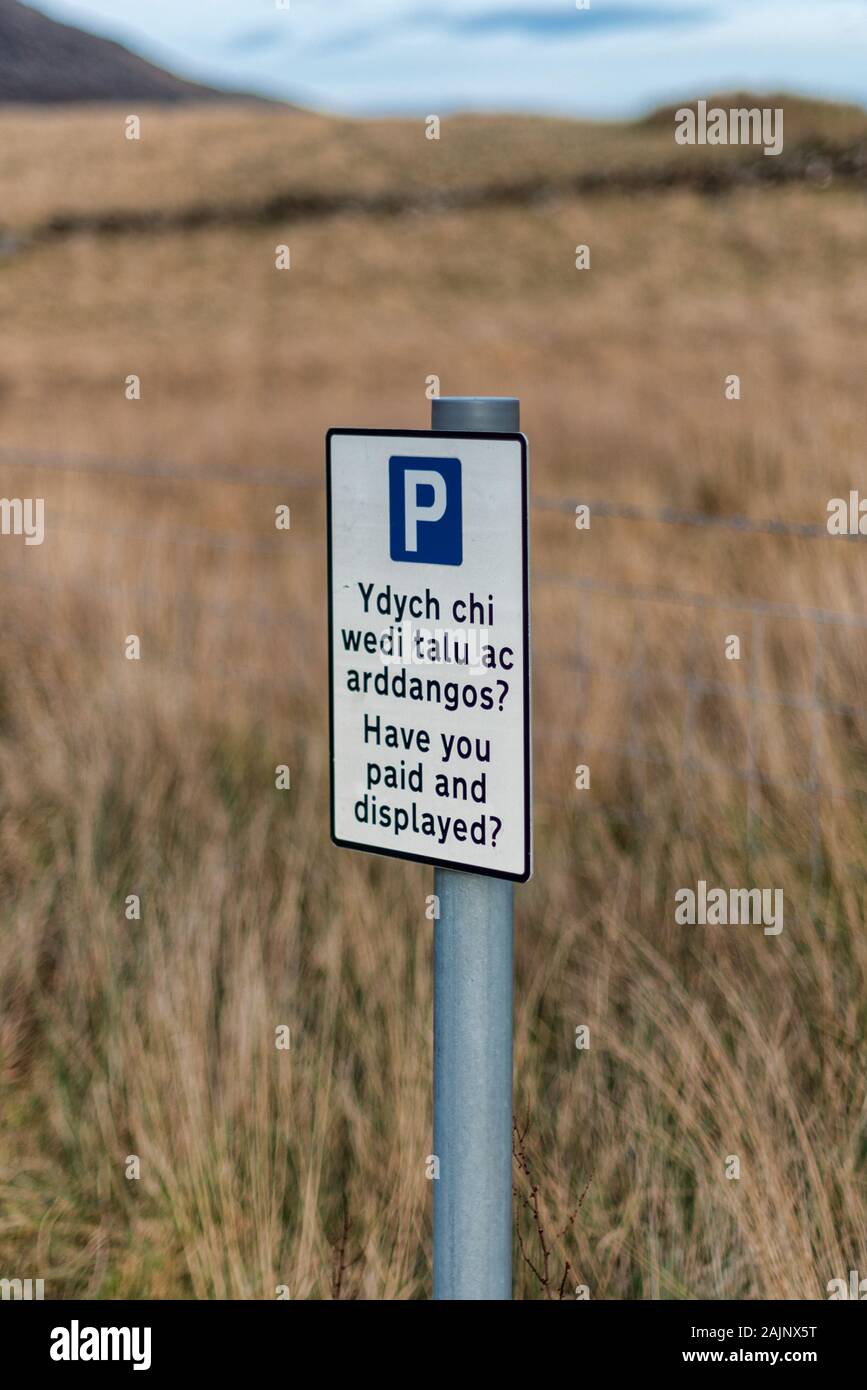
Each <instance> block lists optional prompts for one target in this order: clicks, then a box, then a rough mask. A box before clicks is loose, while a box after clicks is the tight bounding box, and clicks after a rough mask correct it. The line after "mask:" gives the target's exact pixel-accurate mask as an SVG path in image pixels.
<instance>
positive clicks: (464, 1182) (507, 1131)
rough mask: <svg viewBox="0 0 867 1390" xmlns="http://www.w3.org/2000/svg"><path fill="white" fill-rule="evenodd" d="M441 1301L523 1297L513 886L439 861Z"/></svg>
mask: <svg viewBox="0 0 867 1390" xmlns="http://www.w3.org/2000/svg"><path fill="white" fill-rule="evenodd" d="M431 427H432V428H433V429H435V430H444V431H445V430H452V431H456V432H468V431H479V432H480V433H488V434H512V433H516V432H517V431H518V430H519V429H520V402H519V401H517V400H514V399H512V398H508V397H507V398H491V397H475V396H468V397H443V398H441V399H439V400H434V401H433V403H432V410H431ZM434 891H435V893H436V895H437V898H438V899H439V918H438V920H436V921H435V923H434V1153H435V1154H436V1156H437V1158H438V1159H439V1178H438V1180H437V1181H435V1182H434V1184H433V1189H434V1191H433V1223H434V1240H433V1265H434V1298H435V1299H472V1300H487V1299H510V1298H511V1297H512V943H513V885H512V883H510V882H509V881H508V880H506V879H498V878H488V877H486V876H484V875H482V874H473V873H464V872H462V871H457V870H454V869H436V870H435V871H434Z"/></svg>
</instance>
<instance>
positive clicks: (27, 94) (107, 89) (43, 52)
mask: <svg viewBox="0 0 867 1390" xmlns="http://www.w3.org/2000/svg"><path fill="white" fill-rule="evenodd" d="M226 95H227V94H226V93H224V92H218V91H216V90H214V89H212V88H210V87H202V86H199V85H198V84H197V83H195V82H186V81H184V79H183V78H180V77H175V76H174V74H173V73H170V72H166V71H165V70H164V69H163V68H159V67H156V66H155V65H154V64H153V63H148V62H146V61H145V60H144V59H143V58H139V57H137V56H136V55H135V54H134V53H131V52H130V51H129V49H127V48H124V47H123V46H122V45H121V44H118V43H112V42H111V41H110V40H108V39H102V38H99V37H97V36H96V35H95V34H86V33H84V32H83V31H82V30H80V29H73V28H71V27H70V26H69V25H67V24H59V23H58V22H57V21H56V20H53V19H49V18H48V17H47V15H43V14H40V13H38V11H36V10H31V9H29V8H28V7H27V6H26V5H21V4H19V3H18V0H0V103H3V102H35V103H43V102H60V101H82V102H84V101H165V102H179V101H207V100H214V99H216V98H221V97H225V96H226Z"/></svg>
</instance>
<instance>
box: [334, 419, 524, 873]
mask: <svg viewBox="0 0 867 1390" xmlns="http://www.w3.org/2000/svg"><path fill="white" fill-rule="evenodd" d="M327 483H328V610H329V612H328V619H329V628H328V642H329V670H330V709H329V714H330V722H331V834H332V838H333V839H334V842H335V844H338V845H343V846H346V847H347V848H349V849H360V850H368V851H372V852H375V853H378V854H392V855H397V856H399V857H400V858H404V859H416V860H421V861H423V862H424V863H428V864H438V865H441V866H444V867H446V868H453V869H468V870H472V871H473V872H475V873H482V874H492V875H494V876H496V877H499V878H511V879H516V880H518V881H520V882H523V881H525V880H526V879H528V878H529V877H530V873H531V871H532V870H531V852H532V851H531V814H530V640H529V638H530V633H529V580H528V554H527V441H526V439H525V438H524V436H523V435H520V434H453V433H442V432H436V433H434V432H429V431H421V430H405V431H399V430H378V431H368V430H343V429H339V430H331V431H329V434H328V461H327Z"/></svg>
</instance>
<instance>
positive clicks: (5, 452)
mask: <svg viewBox="0 0 867 1390" xmlns="http://www.w3.org/2000/svg"><path fill="white" fill-rule="evenodd" d="M0 468H4V469H10V468H17V469H25V470H27V471H28V472H31V473H39V472H46V473H66V474H77V475H83V476H87V475H93V476H98V477H106V476H110V477H115V478H118V479H127V480H131V481H141V482H145V483H158V484H163V485H169V484H175V483H178V484H184V485H194V486H197V487H198V486H200V487H202V488H205V489H208V488H214V487H215V486H222V485H226V486H230V487H247V488H254V489H256V488H270V489H273V490H274V491H275V493H276V494H277V495H278V496H279V497H280V499H281V502H286V503H289V502H291V500H292V499H293V498H294V497H295V496H296V495H297V494H299V493H301V494H308V495H314V496H315V495H316V494H317V493H321V492H322V491H323V490H324V478H322V477H321V476H320V477H317V476H315V475H310V474H299V473H295V472H289V471H287V472H283V471H275V472H262V471H255V470H251V471H247V470H238V469H232V468H227V467H220V468H217V469H212V470H210V471H208V472H207V473H203V472H199V471H196V470H191V469H189V468H186V467H184V466H182V465H180V464H177V463H171V462H168V461H165V460H155V459H126V460H123V461H116V460H113V459H104V458H98V457H96V458H95V457H90V456H76V455H71V454H63V453H58V452H54V451H41V450H32V449H28V450H15V449H11V448H8V447H5V448H0ZM531 505H532V508H533V510H534V511H535V512H537V513H540V514H544V513H548V514H553V515H562V516H567V515H568V516H569V517H570V518H571V517H573V516H574V515H575V512H576V508H578V507H579V506H587V507H588V508H589V512H590V515H591V517H592V519H593V520H594V521H596V520H611V521H615V522H624V523H637V524H644V523H654V524H658V525H661V526H664V527H700V528H706V529H714V530H722V531H730V532H734V533H737V534H740V535H744V536H760V535H761V536H775V537H788V538H792V539H795V540H800V541H808V542H811V543H813V542H821V541H822V540H831V539H834V540H838V539H841V538H840V537H837V536H834V537H832V536H830V535H829V532H828V530H827V528H826V526H824V525H823V524H821V523H814V522H798V521H790V520H785V519H781V518H753V517H748V516H741V515H736V516H722V515H716V514H711V513H705V512H699V511H695V510H689V509H681V508H677V507H661V508H647V507H639V506H633V505H629V504H626V503H622V502H612V501H607V500H587V499H578V498H573V499H569V498H552V497H545V496H542V497H535V498H533V499H532V503H531ZM52 524H54V525H57V526H58V529H59V530H61V531H63V532H69V533H71V534H82V535H93V534H97V535H100V536H104V535H106V534H108V535H114V536H116V537H118V538H119V539H125V538H128V537H130V536H133V537H135V539H136V540H137V541H138V542H149V543H154V544H170V545H190V546H203V547H207V548H212V549H215V550H218V551H226V552H231V551H236V552H239V553H250V554H254V555H257V556H260V555H265V554H272V555H275V556H283V557H285V556H286V555H287V549H286V545H285V540H284V539H281V538H279V537H275V536H264V535H261V534H256V533H254V532H252V531H251V530H250V529H249V528H238V527H225V528H224V527H205V526H191V525H180V526H177V525H174V526H166V525H164V524H163V523H158V524H153V523H149V522H145V521H143V520H140V519H139V520H136V521H134V522H130V523H124V522H114V521H112V522H110V523H106V522H104V521H103V520H102V519H94V518H92V517H82V516H80V515H75V514H71V513H52ZM848 539H851V540H863V539H865V537H862V536H860V535H855V536H852V537H849V538H848ZM299 543H300V544H301V545H302V546H304V548H305V549H318V548H320V541H319V540H318V539H310V538H309V537H308V538H306V539H304V538H301V539H300V541H299V538H298V537H293V538H292V549H293V551H294V550H297V547H298V545H299ZM0 580H2V583H3V585H4V587H6V586H7V585H8V586H16V585H17V586H23V587H27V586H31V587H34V588H39V589H42V590H43V591H44V592H47V593H51V592H52V591H56V592H58V593H59V592H63V593H65V594H68V593H69V592H70V585H69V582H68V581H67V580H65V579H64V580H62V581H57V580H54V579H46V578H44V577H39V576H36V575H34V574H33V573H32V572H31V573H28V574H25V573H23V572H22V569H21V567H20V566H19V567H9V568H4V569H2V570H0ZM534 582H535V583H536V585H542V586H545V587H547V588H549V589H552V590H553V589H557V588H559V589H561V590H564V591H567V592H571V593H574V594H581V595H583V597H584V599H585V605H584V617H585V619H586V613H587V609H586V605H587V604H591V603H592V602H593V601H594V600H596V599H608V600H618V601H620V602H623V603H625V604H627V605H629V606H630V608H631V609H632V610H634V612H635V613H639V612H640V611H641V610H642V609H645V610H646V609H647V608H648V607H649V606H650V605H655V606H656V605H662V606H664V607H668V608H670V609H680V610H684V611H687V612H690V611H691V612H692V614H693V615H694V618H693V629H692V633H693V638H695V637H696V636H697V635H698V633H699V631H700V628H699V622H698V619H699V616H700V615H701V614H702V613H707V612H709V611H712V612H715V613H723V612H726V613H732V614H737V615H738V616H739V617H740V618H746V619H747V620H748V623H749V643H750V651H751V662H750V673H751V674H750V679H749V681H747V682H746V683H738V682H737V681H728V680H720V679H719V678H718V677H716V676H708V675H703V674H702V673H701V672H700V671H699V670H698V669H697V666H696V654H697V647H696V645H695V642H694V641H693V643H692V648H691V661H690V663H689V665H688V669H687V670H686V671H685V672H682V673H681V672H677V671H673V670H665V669H658V668H656V669H652V670H651V669H649V668H648V663H647V660H646V652H645V651H644V650H643V644H642V640H641V638H640V636H639V637H638V638H636V642H635V647H634V650H633V652H632V654H631V657H630V660H629V661H628V662H626V663H617V662H614V663H612V662H606V661H599V660H597V659H596V657H595V655H594V653H593V652H592V649H591V648H592V643H591V641H590V639H589V630H588V625H587V623H586V621H584V622H582V623H580V625H579V631H578V634H577V638H576V644H575V651H574V657H573V658H572V659H571V660H569V661H567V663H566V665H567V668H571V670H572V671H573V673H574V675H575V677H576V681H577V688H576V708H578V709H583V708H586V707H587V706H588V705H589V699H588V690H589V685H590V683H591V682H593V681H596V680H604V681H610V682H614V683H616V684H617V685H618V686H619V687H620V688H621V689H623V690H626V691H628V694H629V700H630V706H631V708H630V722H629V730H628V735H627V737H626V738H624V739H618V740H612V739H607V738H604V737H600V736H598V735H595V734H593V733H592V732H590V731H587V730H584V729H583V728H582V725H581V724H580V723H577V724H576V725H575V726H574V727H569V728H568V729H567V730H566V731H565V732H564V733H563V734H562V735H560V737H561V739H562V740H565V741H566V742H568V743H569V745H570V746H571V747H572V749H573V751H574V752H575V755H576V760H577V761H578V762H579V763H580V762H582V761H583V760H585V759H586V758H588V757H592V756H594V755H597V754H610V755H613V756H616V757H617V758H619V759H623V760H625V761H626V762H627V763H628V764H630V765H631V766H633V767H634V768H635V769H636V771H637V775H636V778H635V781H634V784H633V796H632V799H631V802H630V804H629V805H626V806H624V805H614V804H610V803H605V802H600V801H598V800H596V799H588V798H581V797H578V798H576V800H575V803H574V804H575V806H576V808H577V809H578V811H579V813H581V814H585V813H586V814H598V813H600V812H601V813H604V814H607V815H617V816H620V817H623V818H625V819H626V820H628V821H629V822H630V824H632V825H633V826H636V827H639V828H640V827H641V826H642V825H644V824H645V823H646V821H647V811H646V799H645V791H646V773H647V770H648V769H649V768H654V769H657V770H659V771H662V772H663V773H664V774H665V775H666V776H669V777H671V778H672V779H673V778H675V777H676V778H678V779H679V781H680V784H681V786H683V787H684V788H687V789H689V788H693V789H694V785H695V781H696V779H698V778H701V777H702V776H713V777H718V776H719V775H720V773H721V770H722V771H723V773H724V775H726V776H728V777H729V778H731V779H732V780H733V781H734V782H736V783H741V784H742V785H743V786H744V787H745V790H746V805H745V828H746V844H747V848H748V850H749V851H750V852H751V853H753V852H756V851H758V850H759V849H760V848H761V844H762V835H761V828H762V826H761V816H760V813H759V807H758V799H759V797H760V795H761V794H763V793H764V792H766V791H768V790H773V789H775V790H777V791H780V792H784V793H796V794H800V795H802V796H804V797H805V798H806V799H807V804H808V805H809V807H810V815H809V849H808V853H807V854H806V855H799V854H796V853H790V854H788V855H787V858H789V859H790V860H791V861H792V862H793V863H796V864H800V865H803V866H805V867H806V868H807V869H808V871H809V876H810V911H811V912H812V909H813V904H814V900H815V895H816V892H817V889H818V885H819V880H820V877H821V873H822V867H823V850H822V838H823V837H822V818H821V812H822V805H823V802H824V801H826V800H829V801H832V802H833V801H846V802H851V803H853V804H856V805H858V806H861V805H863V804H864V802H865V801H867V787H864V788H861V787H857V786H856V787H851V786H850V787H847V786H843V785H840V784H839V783H837V782H834V781H829V780H827V779H826V778H825V777H824V776H823V769H822V758H821V740H822V729H823V721H824V720H825V719H826V718H829V717H833V718H838V719H846V720H848V721H850V722H851V721H861V720H867V706H865V705H864V704H862V703H861V702H859V701H857V700H852V701H843V700H840V699H838V698H833V697H832V696H831V694H830V693H829V692H828V689H827V683H826V679H825V677H826V664H827V646H828V643H827V634H828V633H829V632H830V631H832V630H836V629H840V630H845V631H862V632H867V614H864V613H860V612H855V611H852V612H846V611H840V610H837V609H831V608H824V607H811V606H800V605H797V604H792V603H785V602H776V601H773V600H768V599H757V598H748V597H739V596H731V597H724V596H718V595H715V594H706V593H700V592H691V591H689V590H686V589H679V588H677V587H669V586H655V585H640V584H632V583H624V582H616V581H610V580H606V579H604V578H600V577H599V576H597V575H586V574H585V575H577V576H576V575H568V574H562V573H552V572H550V571H547V570H545V569H544V568H537V569H536V570H535V571H534ZM74 589H75V591H76V592H78V593H81V594H83V595H87V596H92V597H94V598H96V597H97V596H101V597H104V596H105V592H106V589H105V584H104V583H101V582H99V581H97V580H95V581H94V582H93V583H92V584H90V583H88V582H82V581H81V580H80V579H77V580H76V582H75V584H74ZM124 593H125V595H126V596H127V597H129V598H132V599H133V600H134V601H135V602H137V603H140V604H143V605H147V604H150V603H154V604H155V603H157V602H158V601H160V599H161V598H162V599H164V594H160V592H159V590H158V589H156V588H155V587H153V586H149V585H139V586H130V587H125V589H124ZM172 602H173V603H174V604H176V605H179V606H180V607H182V608H183V611H184V614H185V620H186V621H187V622H189V623H191V624H192V623H193V622H194V621H195V615H196V614H197V613H198V612H203V613H204V612H209V613H212V614H215V615H218V616H221V617H228V616H230V615H232V614H233V613H234V614H235V616H237V612H238V605H237V604H232V603H231V602H229V601H220V600H218V599H214V598H205V597H203V596H201V595H200V594H197V593H195V592H193V591H192V590H184V591H181V592H173V594H172ZM300 611H301V609H300V606H297V605H295V604H293V603H291V601H287V603H286V604H283V603H281V606H280V608H279V609H277V608H274V607H269V606H268V605H264V604H261V603H259V602H256V603H252V604H250V605H244V608H243V615H242V616H243V621H244V623H245V624H251V625H253V626H261V627H268V628H277V629H279V628H281V627H282V628H291V627H292V625H293V623H294V622H295V621H296V620H297V617H298V616H299V614H300ZM777 620H779V621H783V622H785V621H787V620H797V621H799V622H804V623H807V624H809V625H810V626H811V628H812V630H813V633H814V643H813V646H814V655H813V663H812V671H811V672H810V676H809V688H808V689H807V690H801V691H799V690H782V689H777V688H767V686H766V684H765V683H764V682H763V681H762V679H761V671H762V665H763V663H762V650H763V643H764V638H765V630H766V625H767V624H768V623H769V622H770V621H777ZM642 630H643V629H642V624H641V623H640V622H636V624H635V631H636V632H637V633H638V634H640V633H641V632H642ZM172 667H173V669H176V670H177V672H178V674H186V675H194V676H195V675H197V674H198V675H200V676H201V677H202V678H204V679H208V680H214V679H217V680H220V681H222V680H225V681H227V682H230V683H231V682H238V681H240V682H244V683H250V682H255V683H264V684H269V683H273V682H274V681H276V680H277V679H278V677H277V675H276V674H275V673H274V671H273V670H272V671H270V672H268V673H265V672H263V671H261V670H259V669H245V668H244V667H243V665H239V664H238V663H237V662H234V661H233V662H231V663H228V664H227V667H226V669H225V670H223V671H219V672H218V671H215V669H214V667H213V665H212V664H211V665H209V666H208V667H207V668H195V667H192V668H190V667H189V666H185V665H184V664H183V663H181V662H174V663H172ZM652 694H655V695H661V696H662V697H663V698H664V699H665V700H666V701H667V702H670V700H671V699H673V698H675V697H679V696H682V697H683V702H684V703H683V718H682V728H681V737H680V742H679V749H678V751H677V753H676V754H672V753H671V752H670V751H666V752H660V751H658V749H657V748H656V747H655V746H654V738H653V730H652V728H649V727H648V716H647V700H648V697H649V696H650V695H652ZM706 697H716V698H721V699H726V700H732V701H735V702H740V703H741V704H742V705H743V706H744V707H745V717H746V727H747V741H746V756H745V758H744V760H743V762H742V763H738V762H737V761H735V760H733V759H732V760H729V761H728V762H727V763H726V764H725V765H724V767H723V768H722V769H721V765H720V762H719V761H718V760H716V761H713V762H709V761H707V760H705V759H703V758H702V756H701V751H700V748H699V746H698V740H697V737H696V720H697V712H698V710H699V708H700V706H701V703H702V701H703V700H704V699H705V698H706ZM765 709H771V710H792V711H797V712H800V713H801V714H803V715H805V716H807V718H808V720H809V724H810V735H809V740H808V746H807V747H806V748H804V750H803V752H804V768H805V770H804V774H803V775H802V776H796V777H779V776H776V775H775V774H773V773H771V772H768V771H767V770H766V769H765V768H763V767H762V765H761V761H760V758H759V755H758V745H757V719H758V716H759V714H760V712H761V711H762V710H765ZM683 801H684V805H683V808H682V809H683V816H682V820H681V822H680V827H679V828H680V830H681V832H682V833H685V834H686V835H689V834H690V833H691V830H692V824H691V822H692V821H693V807H694V802H695V797H694V794H691V793H690V792H689V791H687V792H686V793H685V794H684V797H683ZM852 871H853V873H855V874H858V875H859V876H861V877H863V876H864V873H863V871H862V870H861V868H860V866H858V865H853V866H852Z"/></svg>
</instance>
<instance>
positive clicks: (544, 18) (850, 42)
mask: <svg viewBox="0 0 867 1390" xmlns="http://www.w3.org/2000/svg"><path fill="white" fill-rule="evenodd" d="M579 3H587V0H579ZM589 6H590V7H589V9H580V10H579V9H578V8H577V6H576V0H288V3H287V0H144V3H143V0H32V7H33V8H35V9H39V10H42V11H43V12H44V13H46V14H50V15H51V16H52V17H53V18H55V19H62V20H65V21H67V22H68V23H73V24H77V25H79V26H80V27H81V28H88V29H91V30H93V31H94V32H96V33H100V34H105V35H107V36H108V37H110V38H115V39H119V40H120V41H121V42H124V43H126V44H127V45H128V46H129V47H132V48H135V49H136V50H137V51H138V52H140V53H142V54H144V55H145V56H146V57H149V58H151V59H153V60H154V61H156V62H159V63H161V64H162V65H164V66H166V67H170V68H172V69H173V70H174V71H176V72H180V73H182V74H183V75H184V76H189V77H193V78H197V79H199V80H202V81H207V82H210V83H213V84H216V85H220V86H228V87H233V88H238V89H241V90H244V91H254V92H260V93H262V94H263V95H266V96H273V97H280V98H284V99H286V100H288V101H296V102H298V103H299V104H301V105H304V106H311V107H314V108H316V109H319V110H327V111H333V112H341V113H347V114H359V115H369V114H377V113H379V114H392V113H406V114H413V115H430V114H438V115H439V114H445V113H448V112H449V111H454V110H498V111H504V110H517V111H535V112H544V113H552V114H563V115H595V116H610V117H615V116H629V115H634V114H637V113H640V112H643V111H646V110H649V109H651V108H652V107H653V106H655V105H659V104H662V103H666V102H669V101H672V100H676V99H682V98H688V97H696V96H702V95H704V94H713V93H714V92H720V91H734V90H738V89H741V90H744V89H749V90H751V91H759V92H761V91H765V92H775V91H795V92H799V93H802V94H805V95H814V96H823V97H834V98H838V99H840V100H850V101H858V102H862V103H864V104H867V0H589Z"/></svg>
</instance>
